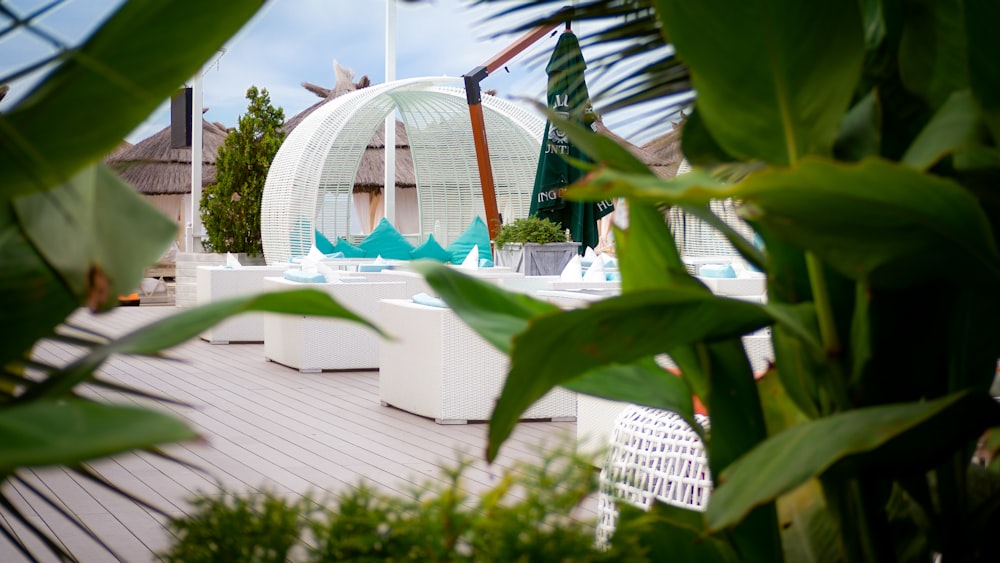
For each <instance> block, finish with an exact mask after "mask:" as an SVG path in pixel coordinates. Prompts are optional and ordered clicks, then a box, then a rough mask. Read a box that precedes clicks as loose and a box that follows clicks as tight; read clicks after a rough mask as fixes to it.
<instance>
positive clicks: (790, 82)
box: [655, 0, 864, 165]
mask: <svg viewBox="0 0 1000 563" xmlns="http://www.w3.org/2000/svg"><path fill="white" fill-rule="evenodd" d="M655 7H656V15H657V16H658V17H659V19H660V23H661V24H662V25H663V28H664V30H665V33H666V35H667V36H668V37H669V38H670V40H671V41H672V42H673V44H674V46H675V47H676V48H677V54H678V56H679V57H680V58H681V60H683V61H684V62H685V63H686V64H687V65H688V66H689V67H690V70H691V79H692V82H693V83H694V86H695V89H696V90H697V92H698V98H697V102H696V107H695V113H696V114H697V115H699V117H700V119H701V120H702V122H703V123H704V125H705V126H706V128H707V131H708V132H710V134H711V137H712V139H714V141H715V142H717V143H718V145H719V146H721V147H722V148H723V149H724V150H725V151H726V152H728V153H729V154H730V155H733V156H735V157H737V158H738V159H740V160H754V159H759V160H763V161H765V162H768V163H771V164H775V165H787V164H794V163H795V162H797V161H798V160H799V159H800V158H802V157H803V156H805V155H808V154H820V155H828V154H830V152H831V151H832V147H833V141H834V138H835V136H836V134H837V130H838V129H839V127H840V122H841V117H842V115H843V113H844V110H846V109H847V106H848V104H849V102H850V101H851V96H852V95H853V94H854V85H855V80H856V77H857V75H858V71H859V70H860V68H861V62H862V59H863V56H864V37H863V35H862V26H861V15H860V12H859V9H858V3H857V2H829V1H823V2H801V1H799V0H757V1H756V2H731V1H729V0H699V1H697V2H691V1H688V0H656V2H655ZM737 38H738V39H737ZM685 141H686V139H685ZM687 148H688V146H687V143H685V149H687Z"/></svg>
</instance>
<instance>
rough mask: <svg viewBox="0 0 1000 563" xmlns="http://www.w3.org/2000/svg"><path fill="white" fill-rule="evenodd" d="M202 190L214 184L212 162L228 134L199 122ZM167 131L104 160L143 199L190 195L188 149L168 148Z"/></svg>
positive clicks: (112, 154) (221, 128) (168, 128)
mask: <svg viewBox="0 0 1000 563" xmlns="http://www.w3.org/2000/svg"><path fill="white" fill-rule="evenodd" d="M202 127H203V132H202V174H201V183H202V187H204V186H207V185H209V184H211V183H213V182H215V159H216V156H217V155H218V153H219V147H221V146H222V143H223V142H225V140H226V135H228V134H229V131H228V130H227V129H226V127H225V126H224V125H222V124H221V123H209V122H208V121H205V120H202ZM170 144H171V143H170V127H169V126H168V127H166V128H164V129H162V130H161V131H159V132H158V133H156V134H154V135H153V136H151V137H147V138H146V139H143V140H142V141H139V142H138V143H136V144H135V145H132V146H131V147H129V148H127V149H124V150H119V149H116V150H115V151H114V152H112V153H111V154H110V155H108V156H107V157H105V159H104V161H105V162H106V163H107V164H109V165H110V166H111V168H113V169H114V170H115V171H116V172H118V175H119V176H121V177H122V179H123V180H125V181H126V182H128V183H130V184H132V185H133V186H135V189H136V190H138V192H139V193H141V194H144V195H167V194H190V193H191V148H190V147H188V148H183V149H175V148H171V146H170Z"/></svg>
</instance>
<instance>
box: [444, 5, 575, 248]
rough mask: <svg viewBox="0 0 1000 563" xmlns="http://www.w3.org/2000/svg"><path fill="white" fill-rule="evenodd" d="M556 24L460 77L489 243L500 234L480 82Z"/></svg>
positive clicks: (537, 30)
mask: <svg viewBox="0 0 1000 563" xmlns="http://www.w3.org/2000/svg"><path fill="white" fill-rule="evenodd" d="M567 21H568V19H567ZM558 25H559V24H558V23H556V24H551V25H543V26H541V27H537V28H535V29H533V30H531V31H529V32H528V33H526V34H524V35H523V36H521V38H519V39H518V40H517V41H515V42H513V43H511V44H510V46H508V47H507V48H506V49H504V50H503V51H500V52H499V53H497V55H496V56H494V57H493V58H492V59H490V60H488V61H486V63H484V64H483V65H482V66H477V67H476V68H474V69H472V70H471V71H469V72H467V73H466V74H464V75H462V78H464V79H465V98H466V101H468V103H469V117H470V119H471V121H472V140H473V143H474V145H475V148H476V163H477V164H478V165H479V183H480V185H481V186H482V188H483V208H484V209H485V210H486V226H487V227H489V230H490V240H491V241H492V240H495V239H496V237H497V235H498V234H500V211H499V210H498V209H497V194H496V186H495V184H494V183H493V166H492V164H491V163H490V148H489V143H488V142H487V140H486V121H485V119H484V117H483V98H482V91H481V89H480V86H479V83H480V82H482V80H483V79H484V78H486V77H487V76H489V74H490V73H491V72H493V71H494V70H496V69H498V68H500V67H502V66H503V65H504V63H506V62H507V61H509V60H510V59H512V58H514V56H515V55H517V54H518V53H520V52H521V51H523V50H525V49H527V48H528V47H529V46H530V45H531V44H532V43H534V42H535V41H538V40H539V39H541V38H543V37H545V36H546V35H547V34H548V33H549V32H550V31H552V30H553V29H554V28H556V27H557V26H558Z"/></svg>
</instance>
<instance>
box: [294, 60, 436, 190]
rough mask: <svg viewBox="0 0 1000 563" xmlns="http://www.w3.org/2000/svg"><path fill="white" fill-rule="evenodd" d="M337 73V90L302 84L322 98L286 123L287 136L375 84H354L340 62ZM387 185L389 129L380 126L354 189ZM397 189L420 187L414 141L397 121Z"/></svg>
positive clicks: (359, 167) (359, 166) (374, 188)
mask: <svg viewBox="0 0 1000 563" xmlns="http://www.w3.org/2000/svg"><path fill="white" fill-rule="evenodd" d="M333 72H334V74H335V75H336V77H337V82H336V84H334V85H333V88H323V87H322V86H317V85H316V84H312V83H309V82H304V83H302V86H303V87H304V88H305V89H306V90H309V91H310V92H312V93H313V94H316V95H317V96H318V97H320V98H322V99H321V100H320V101H318V102H316V103H315V104H313V105H311V106H309V107H307V108H306V109H304V110H302V111H301V112H299V113H297V114H295V115H294V116H292V117H290V118H289V119H288V120H286V121H285V125H284V126H282V129H283V130H284V131H285V132H286V133H291V132H292V130H294V129H295V128H296V127H298V125H299V124H300V123H302V120H303V119H305V118H306V116H308V115H309V114H311V113H312V112H314V111H316V109H317V108H319V107H320V106H322V105H323V104H325V103H327V102H329V101H330V100H332V99H334V98H337V97H338V96H342V95H344V94H346V93H348V92H353V91H355V90H360V89H361V88H367V87H368V86H370V85H371V81H370V80H368V77H367V76H362V77H361V79H360V80H358V81H357V82H354V73H353V72H351V71H350V70H348V69H345V68H344V67H342V66H340V64H338V63H337V61H334V62H333ZM384 183H385V126H384V125H380V126H379V127H378V129H376V130H375V134H374V136H373V137H372V140H371V141H370V142H369V143H368V148H367V149H366V150H365V154H364V156H362V157H361V163H360V164H359V165H358V175H357V176H356V177H355V180H354V189H355V190H358V191H362V192H379V191H381V190H382V186H383V184H384ZM396 186H397V187H400V188H414V187H416V186H417V178H416V175H415V174H414V172H413V156H412V154H411V153H410V142H409V139H408V138H407V136H406V128H405V127H404V126H403V122H401V121H398V120H397V121H396Z"/></svg>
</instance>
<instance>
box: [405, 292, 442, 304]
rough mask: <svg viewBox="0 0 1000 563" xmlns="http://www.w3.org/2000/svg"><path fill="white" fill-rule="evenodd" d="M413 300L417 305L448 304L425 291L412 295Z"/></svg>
mask: <svg viewBox="0 0 1000 563" xmlns="http://www.w3.org/2000/svg"><path fill="white" fill-rule="evenodd" d="M413 302H414V303H416V304H418V305H427V306H429V307H447V306H448V304H447V303H445V302H444V300H443V299H441V298H440V297H432V296H430V295H427V294H426V293H418V294H416V295H414V296H413Z"/></svg>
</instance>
